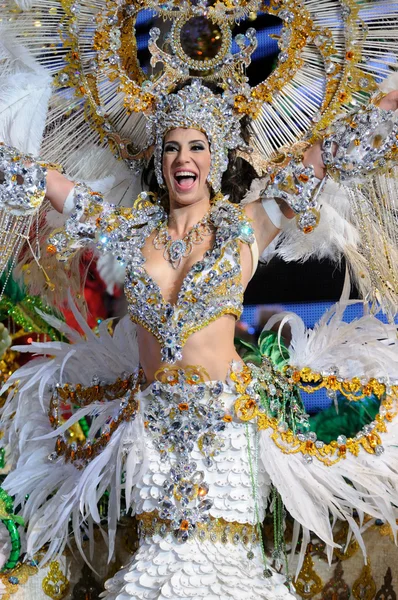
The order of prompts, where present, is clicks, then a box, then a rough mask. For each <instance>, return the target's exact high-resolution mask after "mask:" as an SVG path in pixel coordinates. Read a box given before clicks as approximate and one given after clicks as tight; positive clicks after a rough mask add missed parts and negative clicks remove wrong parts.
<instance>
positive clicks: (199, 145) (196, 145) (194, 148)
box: [191, 144, 205, 150]
mask: <svg viewBox="0 0 398 600" xmlns="http://www.w3.org/2000/svg"><path fill="white" fill-rule="evenodd" d="M204 149H205V147H204V146H203V145H202V144H195V145H194V146H191V150H204Z"/></svg>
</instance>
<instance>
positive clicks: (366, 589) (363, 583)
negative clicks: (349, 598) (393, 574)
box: [352, 557, 376, 600]
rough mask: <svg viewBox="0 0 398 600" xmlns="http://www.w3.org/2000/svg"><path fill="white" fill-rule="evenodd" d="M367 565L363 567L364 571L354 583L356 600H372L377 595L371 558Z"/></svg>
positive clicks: (353, 590)
mask: <svg viewBox="0 0 398 600" xmlns="http://www.w3.org/2000/svg"><path fill="white" fill-rule="evenodd" d="M367 561H368V562H367V564H366V565H364V566H363V567H362V571H361V573H360V575H359V577H358V579H356V580H355V581H354V583H353V586H352V595H353V598H355V599H356V600H372V599H373V598H374V597H375V594H376V584H375V580H374V579H373V576H372V567H371V564H370V559H369V557H368V558H367Z"/></svg>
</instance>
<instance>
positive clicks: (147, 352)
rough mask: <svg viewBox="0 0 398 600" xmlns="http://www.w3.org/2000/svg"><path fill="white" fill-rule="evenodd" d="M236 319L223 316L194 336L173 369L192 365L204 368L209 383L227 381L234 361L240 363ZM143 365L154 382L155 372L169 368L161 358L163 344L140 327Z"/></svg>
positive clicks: (139, 343)
mask: <svg viewBox="0 0 398 600" xmlns="http://www.w3.org/2000/svg"><path fill="white" fill-rule="evenodd" d="M235 323H236V319H235V317H234V316H233V315H224V316H223V317H220V318H219V319H217V321H213V323H210V324H209V325H207V326H206V327H204V328H203V329H201V330H200V331H197V332H195V333H193V334H192V335H191V336H190V337H189V338H188V339H187V341H186V343H185V345H184V347H183V350H182V360H179V361H177V362H176V363H175V365H174V366H177V367H181V368H186V367H188V366H191V365H195V366H200V367H202V368H203V369H204V370H205V372H206V374H207V377H208V379H209V380H215V379H218V380H221V381H224V380H225V378H226V376H227V374H228V371H229V367H230V365H231V362H232V361H233V360H238V361H241V358H240V357H239V355H238V353H237V352H236V350H235V346H234V334H235ZM137 333H138V348H139V353H140V363H141V366H142V368H143V370H144V373H145V376H146V379H147V381H148V382H151V381H153V380H154V379H155V373H156V371H158V370H159V369H161V368H164V367H166V366H167V363H164V362H162V361H161V359H160V344H159V342H158V341H157V339H156V338H155V337H154V336H153V334H152V333H150V332H149V331H147V330H146V329H144V328H143V327H142V326H141V325H138V326H137Z"/></svg>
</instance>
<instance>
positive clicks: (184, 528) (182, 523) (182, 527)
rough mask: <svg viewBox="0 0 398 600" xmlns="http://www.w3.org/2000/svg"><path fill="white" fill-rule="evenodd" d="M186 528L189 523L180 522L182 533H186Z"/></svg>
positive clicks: (185, 521)
mask: <svg viewBox="0 0 398 600" xmlns="http://www.w3.org/2000/svg"><path fill="white" fill-rule="evenodd" d="M188 527H189V523H188V521H187V520H186V519H184V520H183V521H181V524H180V529H181V530H182V531H188Z"/></svg>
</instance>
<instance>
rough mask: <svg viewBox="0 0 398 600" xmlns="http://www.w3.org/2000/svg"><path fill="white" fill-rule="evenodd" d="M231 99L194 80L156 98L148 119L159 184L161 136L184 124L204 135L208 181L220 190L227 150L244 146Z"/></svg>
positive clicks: (160, 181) (161, 176) (185, 126)
mask: <svg viewBox="0 0 398 600" xmlns="http://www.w3.org/2000/svg"><path fill="white" fill-rule="evenodd" d="M232 102H233V101H232ZM232 102H231V100H230V98H229V97H228V95H221V94H215V93H213V92H212V90H211V89H209V88H208V87H207V86H205V85H203V84H202V83H201V82H200V80H198V79H195V80H193V81H192V83H191V84H190V85H187V86H185V87H184V88H182V89H180V90H179V91H178V92H176V93H173V94H169V95H164V96H162V97H161V98H160V99H159V102H158V103H157V106H156V111H155V113H154V114H153V115H151V116H150V117H149V119H148V133H149V139H150V143H152V144H154V145H155V172H156V177H157V180H158V182H159V184H161V185H162V184H163V175H162V164H161V161H162V146H163V137H164V136H165V134H166V133H167V132H168V131H170V130H171V129H175V128H177V127H184V128H186V129H189V128H192V129H198V130H200V131H203V132H204V133H205V134H206V136H207V139H208V141H209V144H210V149H211V166H210V173H209V177H208V181H209V183H210V184H211V186H212V188H213V190H214V191H215V192H218V191H219V190H220V189H221V178H222V175H223V173H224V171H225V170H226V169H227V166H228V150H231V149H234V148H237V147H238V146H244V141H243V139H242V137H241V134H240V123H239V118H240V116H241V115H237V114H236V113H235V111H234V109H233V105H232Z"/></svg>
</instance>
